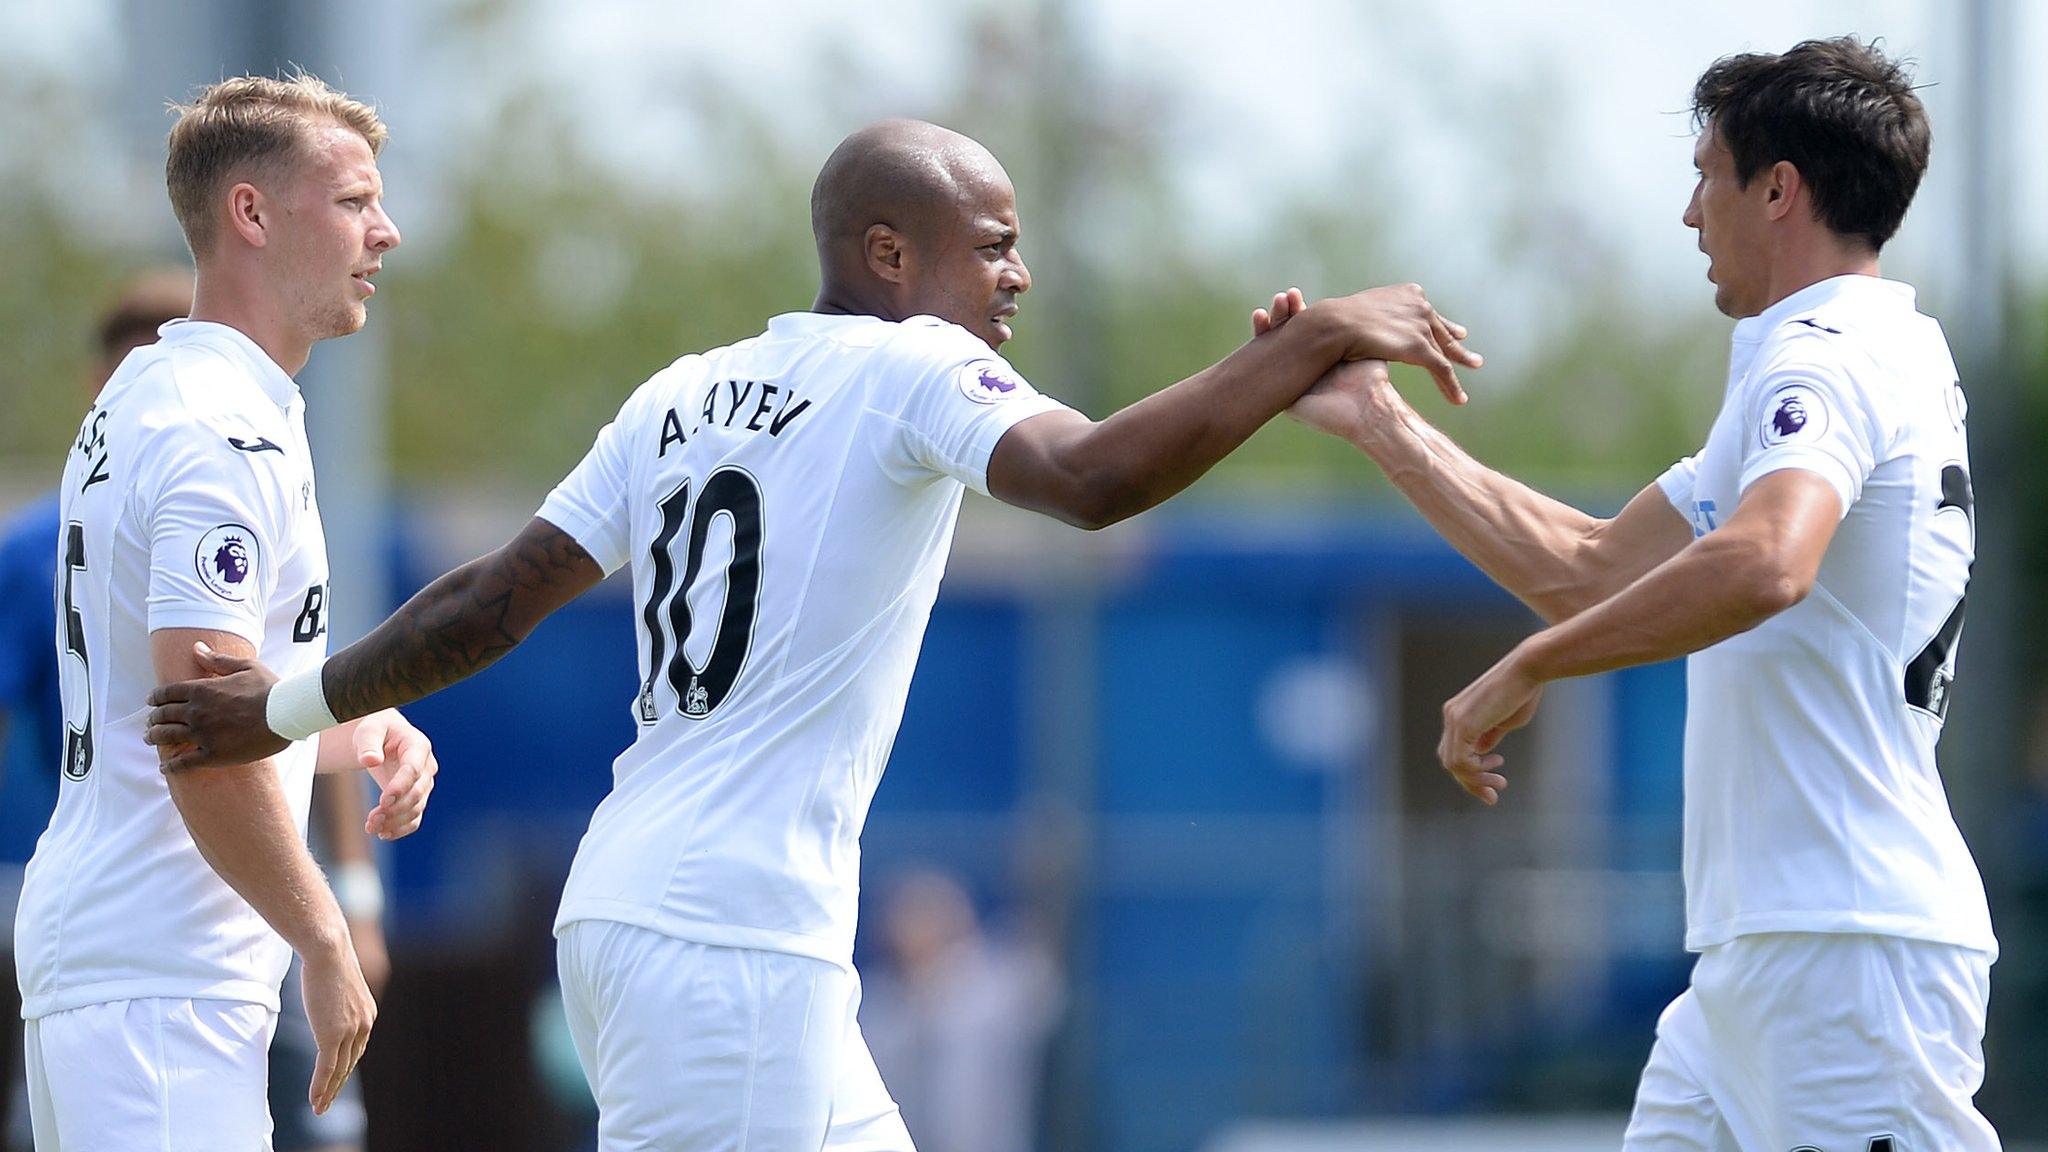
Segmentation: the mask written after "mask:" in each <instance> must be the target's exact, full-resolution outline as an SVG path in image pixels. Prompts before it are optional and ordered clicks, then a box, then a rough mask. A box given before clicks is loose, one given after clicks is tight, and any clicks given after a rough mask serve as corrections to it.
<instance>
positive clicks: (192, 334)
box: [156, 319, 299, 408]
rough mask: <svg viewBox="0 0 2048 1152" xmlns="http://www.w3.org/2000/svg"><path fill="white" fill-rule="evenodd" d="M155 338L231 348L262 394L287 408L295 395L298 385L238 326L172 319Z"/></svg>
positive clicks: (160, 329) (158, 331) (177, 342)
mask: <svg viewBox="0 0 2048 1152" xmlns="http://www.w3.org/2000/svg"><path fill="white" fill-rule="evenodd" d="M156 334H157V339H158V340H159V341H160V342H161V343H164V344H197V343H201V342H206V343H211V344H213V345H214V346H215V347H222V346H225V347H226V348H228V349H231V350H232V351H233V352H234V354H235V355H236V356H238V357H239V358H240V359H241V360H242V361H243V363H244V364H246V365H247V367H248V369H249V373H250V375H252V376H254V377H255V378H256V383H257V385H258V386H259V387H261V388H262V389H263V394H264V395H266V396H268V397H270V398H271V400H272V401H274V402H276V404H277V405H278V407H280V408H288V407H290V406H291V405H292V403H293V402H294V401H296V400H297V399H299V385H298V382H297V381H294V380H293V379H292V378H291V377H290V376H289V375H286V373H285V370H284V369H283V368H280V367H278V364H277V361H275V360H272V359H271V358H270V353H268V352H265V351H264V350H263V348H262V346H261V345H259V344H257V343H256V342H255V341H254V340H251V339H249V337H248V336H246V335H244V334H243V333H242V331H241V330H240V329H238V328H234V327H232V326H230V325H227V324H217V323H215V322H213V321H211V320H184V319H179V320H173V321H171V322H169V323H168V324H165V325H164V326H163V327H161V328H158V329H157V330H156Z"/></svg>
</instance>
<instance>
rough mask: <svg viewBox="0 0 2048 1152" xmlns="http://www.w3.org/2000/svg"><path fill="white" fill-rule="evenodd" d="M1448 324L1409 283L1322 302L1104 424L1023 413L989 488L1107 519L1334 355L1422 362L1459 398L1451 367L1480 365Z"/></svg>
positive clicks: (1166, 490) (1121, 514)
mask: <svg viewBox="0 0 2048 1152" xmlns="http://www.w3.org/2000/svg"><path fill="white" fill-rule="evenodd" d="M1455 327H1456V326H1455V325H1452V324H1450V323H1449V322H1448V321H1446V320H1444V318H1443V317H1442V316H1439V315H1438V314H1437V312H1436V310H1435V309H1434V308H1433V307H1431V306H1430V304H1429V300H1428V298H1427V297H1425V296H1424V295H1423V292H1422V289H1421V288H1420V287H1418V286H1417V285H1413V284H1407V285H1401V286H1398V287H1393V288H1376V289H1372V290H1371V291H1367V292H1359V293H1355V294H1353V295H1351V296H1343V297H1337V298H1334V299H1330V300H1322V301H1318V302H1317V303H1315V304H1314V305H1312V306H1308V307H1307V308H1306V309H1305V310H1302V311H1300V313H1299V314H1298V315H1294V316H1292V317H1291V318H1289V319H1288V320H1287V321H1286V322H1284V323H1283V324H1279V325H1270V326H1269V329H1268V330H1266V331H1262V332H1260V333H1258V334H1256V335H1254V336H1253V338H1252V340H1251V342H1250V343H1248V344H1246V345H1244V346H1243V347H1242V348H1239V349H1238V350H1237V351H1235V352H1233V353H1231V354H1230V355H1229V356H1226V357H1224V358H1223V359H1222V360H1221V361H1219V362H1217V363H1216V364H1214V365H1211V366H1210V367H1208V368H1205V369H1203V370H1202V371H1200V372H1197V373H1196V374H1195V375H1193V376H1190V377H1188V378H1187V379H1186V380H1183V381H1181V382H1180V383H1178V384H1175V385H1173V386H1172V387H1170V388H1166V389H1163V390H1161V391H1159V392H1155V393H1153V394H1152V395H1150V396H1147V397H1146V398H1144V399H1143V400H1140V401H1138V402H1137V403H1135V404H1133V405H1131V406H1130V407H1128V408H1125V409H1124V410H1122V411H1121V412H1118V413H1116V414H1115V415H1113V416H1111V417H1109V418H1108V419H1106V420H1102V421H1100V422H1097V421H1093V420H1089V419H1087V418H1086V417H1084V416H1081V415H1079V414H1077V413H1073V412H1048V413H1046V414H1044V415H1041V416H1034V417H1032V418H1030V419H1028V420H1025V421H1023V422H1022V423H1020V424H1018V425H1017V426H1016V427H1015V428H1012V429H1011V430H1010V431H1009V432H1008V433H1006V434H1005V435H1004V436H1003V438H1002V439H1001V440H999V441H997V443H996V449H995V452H994V454H993V455H992V456H991V457H990V459H989V466H988V487H989V492H990V494H991V495H993V496H995V497H996V498H997V499H999V500H1002V501H1004V502H1005V503H1009V504H1015V505H1017V506H1019V507H1022V508H1029V509H1032V510H1033V511H1038V512H1044V513H1046V514H1048V515H1051V516H1054V517H1057V518H1059V519H1061V520H1064V521H1066V522H1067V523H1069V524H1073V525H1075V526H1077V527H1081V528H1091V529H1092V528H1102V527H1105V526H1107V525H1110V524H1114V523H1116V522H1117V521H1119V520H1124V519H1127V518H1129V517H1131V516H1135V515H1137V514H1138V513H1140V512H1143V511H1145V510H1146V509H1148V508H1151V507H1153V506H1154V505H1156V504H1158V503H1160V502H1161V501H1163V500H1165V499H1167V498H1168V497H1170V496H1173V495H1174V494H1175V493H1178V492H1180V491H1181V490H1182V489H1184V488H1186V487H1187V486H1188V485H1190V484H1192V483H1194V482H1195V481H1196V480H1197V479H1199V478H1200V477H1201V476H1202V474H1203V473H1205V472H1207V471H1208V470H1209V469H1210V468H1212V467H1214V466H1215V465H1216V463H1217V462H1218V461H1220V460H1222V459H1223V458H1224V457H1225V456H1227V455H1229V454H1230V453H1231V452H1232V451H1234V450H1236V449H1237V447H1238V446H1239V445H1241V444H1243V443H1244V442H1245V440H1247V439H1248V438H1250V436H1251V434H1252V433H1253V432H1256V431H1258V430H1259V428H1260V427H1262V426H1263V425H1264V424H1265V423H1266V422H1267V421H1268V420H1271V419H1272V418H1273V417H1275V416H1277V415H1279V414H1280V413H1281V412H1282V411H1285V410H1286V408H1287V406H1288V405H1289V404H1292V403H1293V402H1294V401H1295V400H1296V399H1297V398H1299V397H1300V396H1301V394H1302V392H1303V391H1305V390H1306V389H1307V388H1308V386H1309V385H1310V384H1312V383H1314V382H1315V380H1316V379H1317V378H1318V377H1320V376H1321V375H1322V374H1323V373H1324V371H1326V370H1327V369H1328V368H1329V367H1330V366H1331V365H1333V364H1336V363H1337V362H1338V361H1340V360H1345V359H1351V358H1357V357H1363V356H1379V357H1386V358H1393V359H1399V360H1402V361H1404V362H1410V363H1415V364H1420V365H1422V366H1424V367H1426V368H1428V369H1429V370H1430V371H1431V372H1432V373H1433V374H1434V375H1436V377H1437V380H1438V384H1439V387H1441V388H1443V389H1444V391H1445V394H1446V395H1459V396H1461V395H1463V393H1462V390H1461V389H1460V386H1459V384H1458V377H1457V366H1458V365H1460V364H1463V365H1465V366H1467V367H1477V366H1478V364H1479V362H1480V361H1479V357H1478V356H1477V355H1474V354H1473V353H1470V352H1468V351H1466V350H1465V349H1464V348H1463V346H1462V345H1460V344H1459V342H1458V337H1457V336H1456V335H1454V334H1453V332H1452V329H1453V328H1455ZM1459 331H1460V332H1462V329H1460V330H1459Z"/></svg>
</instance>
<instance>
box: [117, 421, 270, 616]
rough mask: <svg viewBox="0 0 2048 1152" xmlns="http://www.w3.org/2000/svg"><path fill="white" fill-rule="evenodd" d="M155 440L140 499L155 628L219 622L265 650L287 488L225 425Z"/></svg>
mask: <svg viewBox="0 0 2048 1152" xmlns="http://www.w3.org/2000/svg"><path fill="white" fill-rule="evenodd" d="M153 440H154V441H155V442H154V443H153V444H152V445H151V447H152V449H153V451H151V452H150V453H149V455H150V456H151V457H152V459H150V460H149V461H148V464H147V465H146V476H147V479H146V480H145V481H144V484H143V485H141V486H139V488H140V490H139V491H137V492H136V493H134V494H133V495H132V497H131V498H132V499H136V500H140V501H143V502H144V503H143V506H142V507H141V508H140V509H138V511H139V512H140V513H141V515H140V516H138V520H139V522H140V523H142V524H144V525H147V526H148V528H147V530H148V538H149V601H148V603H149V628H150V630H151V631H156V630H158V629H162V628H210V629H215V630H218V631H221V632H229V633H233V634H234V635H236V636H240V637H242V638H243V639H245V640H247V641H249V643H250V644H252V645H254V646H256V647H257V648H259V649H260V648H261V647H262V646H263V638H264V637H263V634H264V617H265V616H266V615H267V614H268V612H269V608H270V602H271V599H272V597H273V596H274V594H275V593H276V592H277V568H278V562H279V559H280V558H281V557H282V555H283V553H284V551H285V547H286V545H287V543H288V541H287V539H286V537H287V533H288V529H289V524H288V513H287V511H286V509H285V508H283V507H282V503H283V494H282V493H281V492H279V491H277V490H276V489H277V484H276V481H275V480H274V478H273V477H272V476H271V475H269V474H268V473H266V472H265V471H264V469H263V464H264V463H265V462H264V461H263V460H262V459H261V457H260V455H259V453H256V452H251V451H248V450H245V449H236V448H234V447H232V446H230V444H229V443H228V442H227V439H226V435H225V434H224V433H222V432H220V431H219V430H217V429H214V428H211V427H208V426H206V425H204V424H187V425H181V426H176V427H171V428H166V429H164V430H163V431H162V432H161V433H160V434H159V435H158V436H156V437H154V438H153ZM258 442H259V443H262V442H263V441H258Z"/></svg>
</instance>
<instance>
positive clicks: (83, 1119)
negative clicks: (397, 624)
mask: <svg viewBox="0 0 2048 1152" xmlns="http://www.w3.org/2000/svg"><path fill="white" fill-rule="evenodd" d="M383 139H384V128H383V125H382V124H380V123H379V122H378V120H377V118H376V116H375V115H374V114H373V113H372V112H371V111H370V110H369V109H368V108H367V107H365V106H363V105H362V104H359V103H357V102H355V101H353V100H350V99H349V98H347V97H346V96H344V95H342V94H340V93H338V92H335V91H333V90H331V89H329V88H327V87H326V86H325V85H324V84H322V83H321V82H320V81H318V80H317V79H314V78H312V77H306V76H300V77H295V78H292V79H288V80H269V79H261V78H243V79H235V80H228V81H224V82H222V83H220V84H216V85H214V86H212V87H210V88H207V89H205V90H204V91H202V92H201V93H200V94H199V96H198V98H197V99H196V100H195V101H194V102H193V103H192V104H191V105H190V106H188V107H184V108H181V109H179V119H178V122H177V124H176V126H175V127H174V128H173V129H172V131H171V136H170V146H169V161H168V164H167V167H166V182H167V184H168V186H169V190H170V197H171V204H172V207H173V209H174V210H175V211H176V214H177V217H178V222H179V224H180V225H181V226H182V227H183V229H184V233H185V238H186V241H187V242H188V244H189V245H190V247H191V250H192V256H193V259H194V262H195V265H196V268H197V283H196V289H195V295H194V299H193V304H192V311H191V318H190V319H188V320H179V321H173V322H171V323H169V324H166V325H164V327H163V328H162V330H161V336H160V339H159V340H158V342H157V343H156V344H154V345H151V346H148V347H146V348H143V349H140V350H138V351H136V352H135V353H133V354H131V355H130V356H129V357H128V359H127V360H125V361H124V362H123V363H122V365H121V368H120V369H119V370H118V371H117V372H116V373H115V374H114V376H113V377H112V379H110V380H109V381H108V382H107V385H106V387H105V388H104V389H103V390H102V392H101V393H100V396H99V399H98V402H97V403H96V404H95V405H94V407H93V409H92V411H91V412H89V413H88V414H87V416H86V418H85V420H84V422H83V424H82V425H81V427H80V429H79V434H78V438H77V440H76V442H75V443H74V444H73V446H72V449H71V452H70V454H69V457H68V459H67V462H66V466H65V472H64V487H63V490H62V493H61V500H62V509H61V518H62V528H61V533H60V535H59V537H58V539H57V541H56V543H57V549H58V551H57V561H58V562H57V587H58V620H57V635H56V640H57V657H58V660H59V663H60V666H61V669H62V672H61V676H62V697H63V714H64V728H65V731H64V753H63V761H62V775H63V779H62V783H61V785H60V788H59V793H58V799H57V808H56V812H55V814H54V816H53V817H52V818H51V823H50V829H49V831H48V832H46V833H45V834H44V835H43V837H42V839H41V841H40V842H39V843H38V845H37V848H36V853H35V856H34V858H33V859H31V860H30V862H29V865H28V874H27V878H26V881H25V883H24V886H23V890H22V897H21V905H20V910H19V913H18V915H17V918H16V922H15V935H16V956H17V963H18V965H19V973H20V981H21V992H22V1004H23V1007H22V1014H23V1016H24V1017H25V1019H26V1021H27V1024H26V1035H25V1043H26V1057H27V1066H28V1072H29V1096H30V1099H29V1106H30V1112H31V1117H32V1120H33V1124H34V1128H35V1138H36V1146H37V1147H38V1148H39V1149H43V1150H44V1152H51V1150H56V1152H63V1150H66V1149H110V1148H123V1149H126V1148H166V1149H188V1148H189V1149H201V1148H205V1149H224V1150H226V1149H234V1150H240V1149H254V1148H265V1147H268V1146H269V1139H270V1118H269V1113H268V1109H267V1107H266V1104H265V1050H266V1048H267V1047H268V1045H269V1041H270V1036H271V1030H272V1029H273V1028H274V1027H275V1023H276V1017H277V1009H278V985H279V982H280V981H281V980H282V979H283V977H284V973H285V967H286V964H287V962H288V961H289V959H290V954H291V952H292V951H293V950H296V951H297V952H298V953H299V954H300V955H301V956H303V957H304V960H305V973H304V987H305V1002H306V1010H307V1015H308V1017H309V1018H310V1019H311V1021H312V1024H313V1029H314V1032H315V1034H316V1036H317V1037H318V1040H319V1048H320V1057H319V1063H318V1065H317V1068H316V1071H315V1073H314V1078H313V1082H312V1084H311V1085H310V1086H309V1088H308V1092H309V1096H310V1099H311V1100H312V1102H313V1104H314V1105H315V1107H316V1108H321V1109H324V1108H325V1107H326V1106H327V1105H328V1104H329V1103H330V1102H331V1101H332V1100H333V1098H334V1095H335V1093H336V1092H337V1091H338V1090H339V1088H340V1087H341V1085H342V1083H343V1082H344V1081H345V1080H346V1078H347V1077H348V1075H349V1073H350V1071H351V1070H352V1069H353V1068H354V1066H355V1063H356V1061H357V1059H358V1058H360V1056H361V1054H362V1050H363V1047H364V1045H365V1043H366V1042H367V1040H368V1038H369V1032H370V1026H371V1023H372V1021H373V1019H374V1018H375V1015H376V1006H375V1004H374V1003H373V1002H372V1000H371V997H370V993H369V990H368V989H367V988H366V987H365V986H364V982H363V977H362V973H361V971H360V969H359V966H358V962H357V959H356V956H355V952H354V949H353V947H352V945H351V943H350V938H349V929H348V925H347V923H346V921H345V920H344V919H343V916H342V913H341V910H340V909H339V908H338V907H337V906H336V904H335V900H334V897H333V896H332V894H330V893H329V891H328V888H327V884H326V882H325V881H324V880H323V879H322V877H321V875H320V872H319V870H318V869H317V868H316V867H315V865H314V863H313V861H312V858H311V857H310V856H309V855H308V854H307V851H306V845H305V824H306V817H307V807H308V803H309V798H310V792H311V788H312V778H313V774H314V773H315V772H316V771H341V770H353V769H362V768H368V769H369V770H370V771H371V773H372V774H373V775H375V776H376V777H377V779H378V781H379V783H380V784H381V785H382V786H383V788H384V794H383V796H382V797H381V798H380V800H379V803H378V806H377V808H376V810H375V811H373V812H372V813H371V815H370V818H369V822H368V827H369V830H370V831H372V832H376V833H378V834H381V835H385V836H399V835H404V834H406V833H408V832H410V831H411V830H412V829H413V828H414V827H417V825H418V821H419V817H420V812H421V809H422V807H423V806H424V804H425V802H426V796H427V793H428V791H429V790H430V789H431V786H432V778H433V773H434V767H435V766H434V762H433V758H432V754H431V750H430V748H429V746H428V743H427V740H426V738H425V737H424V736H422V735H420V733H419V732H418V731H417V730H416V729H414V728H413V727H412V726H411V725H410V724H408V723H406V722H405V720H404V719H403V718H401V717H400V716H398V714H397V713H395V712H391V711H388V710H384V711H377V712H375V713H373V714H370V715H366V716H365V717H364V718H363V719H362V720H360V721H359V722H357V723H356V724H353V725H349V726H344V727H340V728H336V729H334V730H333V731H331V732H329V733H327V734H326V735H324V736H323V737H322V738H321V739H319V740H317V741H314V740H307V741H302V742H298V743H295V744H292V745H290V746H288V747H281V748H278V749H275V750H274V751H275V755H274V756H272V757H270V758H269V759H265V760H261V761H258V762H256V763H253V764H246V765H242V766H229V767H220V768H212V769H208V770H205V771H201V772H183V773H178V774H176V775H166V774H165V773H163V772H161V771H160V769H159V765H158V762H157V757H156V755H155V754H153V753H152V752H151V751H150V749H149V748H148V747H147V746H146V745H145V744H144V743H143V740H142V736H143V716H144V711H143V704H144V696H145V695H146V694H147V693H148V692H149V690H150V689H151V688H152V687H153V686H154V685H156V684H158V683H163V682H169V681H175V680H180V679H184V678H187V677H190V676H193V675H195V674H198V673H199V672H200V666H199V664H198V662H197V657H196V656H195V648H196V647H197V646H205V647H207V648H210V649H211V650H213V651H216V652H221V653H231V654H239V655H243V656H249V657H254V656H257V655H259V654H260V655H261V656H262V657H263V658H265V659H267V660H269V661H271V662H273V663H276V664H277V665H278V666H280V667H297V668H312V667H317V666H318V665H319V663H320V661H321V659H322V657H323V655H324V650H325V647H326V631H327V628H326V620H327V616H326V613H327V556H326V547H325V543H324V541H323V538H322V536H321V530H320V513H319V507H318V505H317V503H316V502H315V499H314V481H313V468H312V460H311V459H310V457H309V454H308V451H307V446H306V433H305V422H304V411H305V409H304V403H303V401H302V400H301V398H300V396H299V392H298V388H297V386H296V385H294V384H293V382H292V375H293V373H295V372H297V371H298V370H299V369H300V368H301V367H303V366H304V364H305V362H306V359H307V356H308V354H309V352H310V351H311V348H312V345H313V343H314V342H315V341H318V340H324V339H327V338H329V337H333V336H342V335H347V334H348V333H351V332H354V331H356V330H357V329H359V328H361V327H362V325H363V322H364V318H365V303H366V301H367V300H368V298H369V296H370V294H371V292H372V291H373V289H372V288H371V286H370V281H369V277H370V276H371V275H372V274H374V273H375V272H376V270H377V268H378V265H379V262H380V261H381V259H382V257H383V254H384V253H385V252H387V251H389V250H390V249H391V248H393V247H395V246H396V245H397V244H398V240H399V237H398V231H397V229H396V228H395V227H394V226H393V225H392V223H391V220H390V218H389V217H387V216H386V215H385V214H384V209H383V206H382V204H381V200H380V197H381V193H382V186H381V183H380V181H379V178H378V173H377V164H376V153H377V149H378V147H379V146H380V145H381V144H382V142H383Z"/></svg>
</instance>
